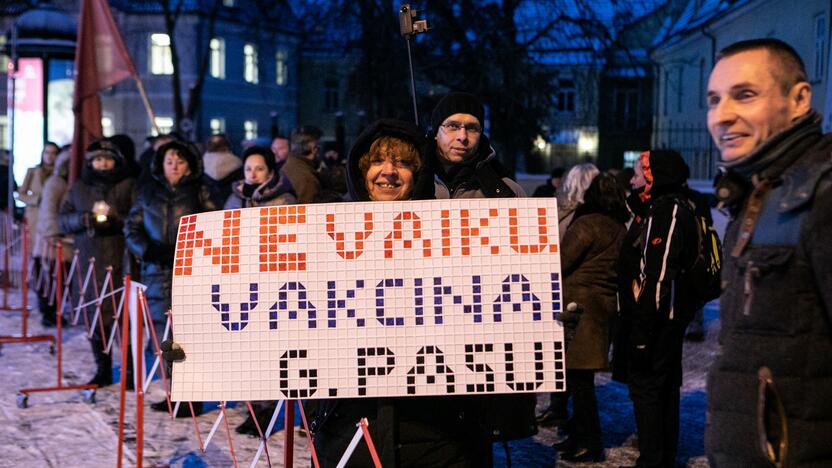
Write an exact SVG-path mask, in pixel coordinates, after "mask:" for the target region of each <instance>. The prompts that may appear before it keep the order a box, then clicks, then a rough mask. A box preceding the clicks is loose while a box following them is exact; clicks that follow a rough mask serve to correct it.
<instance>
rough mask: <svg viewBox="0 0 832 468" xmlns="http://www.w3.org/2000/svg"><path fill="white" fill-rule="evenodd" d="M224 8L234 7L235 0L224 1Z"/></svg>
mask: <svg viewBox="0 0 832 468" xmlns="http://www.w3.org/2000/svg"><path fill="white" fill-rule="evenodd" d="M222 6H224V7H233V6H234V0H222Z"/></svg>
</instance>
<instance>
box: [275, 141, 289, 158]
mask: <svg viewBox="0 0 832 468" xmlns="http://www.w3.org/2000/svg"><path fill="white" fill-rule="evenodd" d="M272 153H274V160H275V161H277V162H278V163H280V162H283V161H285V160H286V158H287V157H288V156H289V140H287V139H286V138H275V139H274V140H272Z"/></svg>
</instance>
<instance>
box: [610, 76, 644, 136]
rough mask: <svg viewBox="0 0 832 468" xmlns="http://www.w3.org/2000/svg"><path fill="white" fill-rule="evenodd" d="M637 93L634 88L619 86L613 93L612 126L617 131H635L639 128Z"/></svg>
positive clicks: (636, 89)
mask: <svg viewBox="0 0 832 468" xmlns="http://www.w3.org/2000/svg"><path fill="white" fill-rule="evenodd" d="M638 104H639V92H638V88H636V87H635V86H632V85H629V86H619V87H617V88H616V89H615V91H614V92H613V101H612V115H613V119H614V121H613V125H614V126H615V127H616V128H617V129H619V130H636V129H638V127H639V121H638V111H639V106H638Z"/></svg>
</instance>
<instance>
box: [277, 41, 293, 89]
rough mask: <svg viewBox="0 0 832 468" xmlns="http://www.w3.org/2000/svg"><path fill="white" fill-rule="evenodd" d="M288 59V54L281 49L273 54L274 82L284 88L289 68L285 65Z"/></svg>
mask: <svg viewBox="0 0 832 468" xmlns="http://www.w3.org/2000/svg"><path fill="white" fill-rule="evenodd" d="M288 58H289V54H288V53H286V51H285V50H282V49H281V50H278V51H277V53H276V54H275V60H274V62H275V66H276V69H275V81H276V82H277V84H278V85H279V86H284V85H285V84H286V81H287V78H288V72H289V67H288V65H287V63H286V61H287V60H288Z"/></svg>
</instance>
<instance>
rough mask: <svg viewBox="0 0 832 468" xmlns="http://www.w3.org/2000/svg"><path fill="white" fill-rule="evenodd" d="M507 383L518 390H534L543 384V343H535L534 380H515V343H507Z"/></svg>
mask: <svg viewBox="0 0 832 468" xmlns="http://www.w3.org/2000/svg"><path fill="white" fill-rule="evenodd" d="M505 352H506V383H507V384H508V386H509V388H511V389H512V390H514V391H517V392H523V391H532V390H534V389H536V388H538V387H540V386H541V385H543V343H540V342H535V343H534V382H515V380H514V345H512V344H511V343H505Z"/></svg>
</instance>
